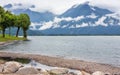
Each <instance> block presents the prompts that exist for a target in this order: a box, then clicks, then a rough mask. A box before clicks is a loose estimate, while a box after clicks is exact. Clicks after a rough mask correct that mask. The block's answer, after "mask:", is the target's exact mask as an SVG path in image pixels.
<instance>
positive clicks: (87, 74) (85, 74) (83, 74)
mask: <svg viewBox="0 0 120 75" xmlns="http://www.w3.org/2000/svg"><path fill="white" fill-rule="evenodd" d="M81 73H82V75H90V73H87V72H85V71H81Z"/></svg>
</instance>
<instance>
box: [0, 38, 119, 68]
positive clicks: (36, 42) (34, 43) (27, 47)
mask: <svg viewBox="0 0 120 75" xmlns="http://www.w3.org/2000/svg"><path fill="white" fill-rule="evenodd" d="M29 39H30V40H31V41H23V42H19V43H16V44H15V45H9V46H7V47H3V48H1V49H0V50H1V51H9V52H17V53H18V52H21V53H32V54H41V55H49V56H57V57H63V58H70V59H72V58H75V59H82V60H87V61H95V62H100V63H107V64H112V65H115V66H120V36H30V37H29Z"/></svg>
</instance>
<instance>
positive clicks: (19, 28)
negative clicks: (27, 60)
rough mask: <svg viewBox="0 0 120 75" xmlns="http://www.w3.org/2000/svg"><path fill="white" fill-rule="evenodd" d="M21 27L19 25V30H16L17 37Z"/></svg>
mask: <svg viewBox="0 0 120 75" xmlns="http://www.w3.org/2000/svg"><path fill="white" fill-rule="evenodd" d="M19 30H20V27H18V29H17V32H16V37H18V34H19Z"/></svg>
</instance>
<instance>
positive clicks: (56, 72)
mask: <svg viewBox="0 0 120 75" xmlns="http://www.w3.org/2000/svg"><path fill="white" fill-rule="evenodd" d="M68 72H69V71H68V69H62V68H61V69H52V70H50V71H49V73H50V74H51V75H63V74H67V73H68Z"/></svg>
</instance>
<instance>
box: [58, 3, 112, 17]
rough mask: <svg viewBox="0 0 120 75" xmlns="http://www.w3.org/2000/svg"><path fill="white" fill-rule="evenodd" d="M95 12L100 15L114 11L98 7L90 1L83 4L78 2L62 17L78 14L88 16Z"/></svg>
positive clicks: (76, 15)
mask: <svg viewBox="0 0 120 75" xmlns="http://www.w3.org/2000/svg"><path fill="white" fill-rule="evenodd" d="M92 13H94V14H95V15H96V16H98V17H100V16H103V15H105V14H111V13H112V12H111V11H109V10H107V9H101V8H98V7H94V6H90V5H89V2H85V3H83V4H77V5H74V6H72V8H70V9H68V10H67V11H66V12H64V13H63V14H62V15H60V17H72V18H75V17H78V16H88V15H91V14H92Z"/></svg>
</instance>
